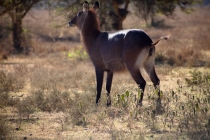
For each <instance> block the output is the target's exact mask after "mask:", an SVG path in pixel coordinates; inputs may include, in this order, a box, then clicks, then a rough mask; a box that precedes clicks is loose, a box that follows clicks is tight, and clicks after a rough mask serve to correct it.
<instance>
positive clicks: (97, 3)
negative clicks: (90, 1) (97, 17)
mask: <svg viewBox="0 0 210 140" xmlns="http://www.w3.org/2000/svg"><path fill="white" fill-rule="evenodd" d="M99 7H100V6H99V2H98V1H96V2H95V3H94V5H93V9H94V10H95V11H97V10H98V9H99Z"/></svg>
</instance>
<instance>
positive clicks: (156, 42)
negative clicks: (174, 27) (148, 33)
mask: <svg viewBox="0 0 210 140" xmlns="http://www.w3.org/2000/svg"><path fill="white" fill-rule="evenodd" d="M168 38H169V36H163V37H161V38H159V39H158V40H157V41H155V42H154V43H152V46H155V45H157V44H158V43H159V42H160V41H161V40H162V39H165V40H167V39H168Z"/></svg>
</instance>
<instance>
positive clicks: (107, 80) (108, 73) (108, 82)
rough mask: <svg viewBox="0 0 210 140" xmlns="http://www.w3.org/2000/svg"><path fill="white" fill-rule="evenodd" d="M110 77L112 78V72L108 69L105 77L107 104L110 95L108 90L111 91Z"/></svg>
mask: <svg viewBox="0 0 210 140" xmlns="http://www.w3.org/2000/svg"><path fill="white" fill-rule="evenodd" d="M112 78H113V72H112V71H108V72H107V79H106V91H107V103H106V105H107V106H110V105H111V96H110V91H111V86H112Z"/></svg>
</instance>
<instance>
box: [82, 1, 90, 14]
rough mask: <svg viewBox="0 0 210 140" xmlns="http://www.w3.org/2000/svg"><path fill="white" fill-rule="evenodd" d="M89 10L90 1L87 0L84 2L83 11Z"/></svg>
mask: <svg viewBox="0 0 210 140" xmlns="http://www.w3.org/2000/svg"><path fill="white" fill-rule="evenodd" d="M88 10H89V3H88V2H87V1H85V2H84V3H83V11H84V12H87V11H88Z"/></svg>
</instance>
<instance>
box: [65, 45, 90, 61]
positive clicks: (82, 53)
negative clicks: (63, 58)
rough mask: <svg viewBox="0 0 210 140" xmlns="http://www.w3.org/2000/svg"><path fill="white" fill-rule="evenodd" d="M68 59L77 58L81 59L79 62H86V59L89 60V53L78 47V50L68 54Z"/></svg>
mask: <svg viewBox="0 0 210 140" xmlns="http://www.w3.org/2000/svg"><path fill="white" fill-rule="evenodd" d="M68 57H69V58H76V59H79V60H84V59H88V58H89V56H88V54H87V52H86V51H85V50H84V49H83V48H82V47H78V48H77V49H75V50H73V51H70V52H68Z"/></svg>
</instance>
